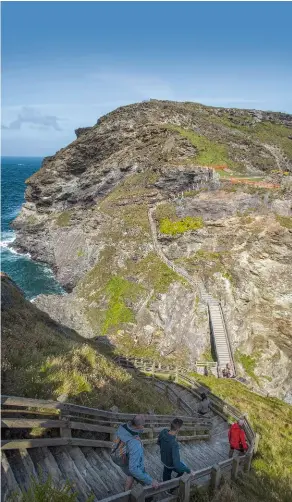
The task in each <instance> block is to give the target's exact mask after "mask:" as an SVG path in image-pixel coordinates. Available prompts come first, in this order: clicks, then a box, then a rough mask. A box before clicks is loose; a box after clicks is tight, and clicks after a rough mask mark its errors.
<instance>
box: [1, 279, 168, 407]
mask: <svg viewBox="0 0 292 502" xmlns="http://www.w3.org/2000/svg"><path fill="white" fill-rule="evenodd" d="M1 286H2V289H1V296H2V393H3V394H9V395H15V396H24V397H32V398H36V399H41V398H43V399H56V398H57V397H58V396H60V395H61V394H66V395H67V396H68V398H67V400H68V401H70V402H74V403H78V404H82V405H85V406H93V407H97V408H110V407H111V406H113V405H116V406H118V407H119V409H120V410H121V411H129V412H130V411H131V412H139V411H140V412H147V411H148V410H149V409H153V410H155V411H156V412H158V413H168V412H170V411H171V406H170V404H169V402H168V401H167V400H165V399H164V398H163V396H161V394H159V395H158V394H157V393H156V391H155V389H154V388H152V386H151V385H147V386H145V385H144V384H143V382H140V381H139V380H138V379H137V378H134V377H132V376H131V375H129V374H128V373H127V372H126V371H124V370H123V369H121V368H119V367H118V366H116V365H115V364H114V363H113V362H112V361H111V360H110V359H109V358H107V357H106V356H104V355H102V354H100V353H99V352H98V350H97V347H96V346H95V345H94V343H92V342H91V343H90V342H88V343H85V342H84V339H82V338H81V337H80V336H79V335H78V334H77V333H75V332H74V331H71V330H68V329H67V328H66V330H65V328H63V327H62V326H60V325H58V324H57V323H55V322H54V321H52V319H50V317H49V316H48V315H46V314H44V313H43V312H41V311H40V310H38V309H37V308H36V307H35V306H34V305H33V304H31V303H30V302H28V301H27V300H25V298H24V297H23V295H22V293H21V291H20V290H18V289H17V287H16V286H15V284H14V283H13V282H12V281H10V280H9V279H8V278H7V277H6V276H1Z"/></svg>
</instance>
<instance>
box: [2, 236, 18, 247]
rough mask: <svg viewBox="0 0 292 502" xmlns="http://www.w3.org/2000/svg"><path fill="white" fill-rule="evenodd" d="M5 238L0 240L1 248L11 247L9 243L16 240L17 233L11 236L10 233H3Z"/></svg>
mask: <svg viewBox="0 0 292 502" xmlns="http://www.w3.org/2000/svg"><path fill="white" fill-rule="evenodd" d="M1 237H2V238H3V240H2V241H1V242H0V247H1V248H9V244H11V243H12V242H13V241H15V235H13V234H12V235H11V236H9V234H7V233H5V234H2V236H1Z"/></svg>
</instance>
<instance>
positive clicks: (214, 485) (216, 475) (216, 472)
mask: <svg viewBox="0 0 292 502" xmlns="http://www.w3.org/2000/svg"><path fill="white" fill-rule="evenodd" d="M220 481H221V469H220V467H219V465H218V464H215V465H213V467H212V470H211V484H210V486H211V491H212V492H215V491H216V490H217V489H218V487H219V484H220Z"/></svg>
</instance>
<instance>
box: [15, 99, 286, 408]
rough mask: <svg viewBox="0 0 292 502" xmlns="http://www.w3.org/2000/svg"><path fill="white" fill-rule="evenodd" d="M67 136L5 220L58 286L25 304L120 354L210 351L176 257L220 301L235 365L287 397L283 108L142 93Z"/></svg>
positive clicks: (206, 354)
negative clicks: (58, 291)
mask: <svg viewBox="0 0 292 502" xmlns="http://www.w3.org/2000/svg"><path fill="white" fill-rule="evenodd" d="M76 135H77V139H76V140H75V141H74V142H73V143H72V144H71V145H69V146H68V147H66V148H63V149H62V150H60V151H59V152H57V154H56V155H55V156H53V157H48V158H46V159H44V161H43V164H42V168H41V169H40V170H39V171H38V172H37V173H36V174H34V175H33V176H32V177H31V178H30V179H29V180H27V190H26V202H25V204H24V205H23V208H22V210H21V213H20V215H19V216H18V217H17V218H16V220H15V221H14V228H15V230H16V233H17V239H16V241H15V243H14V245H15V246H16V247H17V248H18V249H19V250H22V251H25V252H29V253H31V255H32V257H33V258H35V259H37V260H41V261H44V262H46V263H49V264H50V265H51V266H52V267H53V269H54V271H55V273H56V276H57V278H58V280H59V281H60V282H61V283H62V285H63V286H64V287H65V288H66V289H67V291H68V292H69V294H68V295H66V296H64V297H57V296H50V297H44V296H40V297H39V298H38V299H37V302H36V303H37V305H38V306H39V307H40V308H42V309H43V310H45V311H47V312H49V313H50V315H51V316H52V317H53V318H54V319H56V320H57V321H59V322H62V323H63V324H65V325H66V326H68V327H70V328H73V329H76V330H77V331H78V332H79V333H80V334H82V335H83V336H84V337H88V338H92V337H95V336H103V335H107V336H108V337H109V338H111V340H113V341H114V342H115V344H117V346H118V347H119V350H121V351H123V352H124V353H131V354H134V353H135V354H137V355H149V356H150V355H151V356H152V357H157V358H159V357H168V358H170V357H175V358H176V360H180V361H184V362H186V361H187V360H194V359H204V358H210V357H211V351H210V334H209V326H208V316H207V310H206V306H205V305H204V304H203V303H201V301H200V295H199V288H198V291H196V290H195V288H194V287H191V286H190V284H189V282H188V281H187V280H185V278H184V276H183V275H182V274H181V273H178V270H179V268H180V269H183V270H184V271H186V272H187V273H188V274H189V275H190V276H191V277H193V278H194V280H195V281H197V282H198V284H199V283H203V284H204V285H205V287H206V289H207V290H208V292H209V293H211V294H213V296H215V297H217V298H218V299H220V300H221V301H222V302H223V305H224V312H225V315H226V319H227V323H228V327H229V331H230V336H231V339H232V344H233V348H234V351H235V355H236V358H237V362H238V369H239V372H242V374H244V375H245V376H246V377H247V378H248V379H249V380H250V382H251V383H252V384H253V385H254V387H255V388H261V389H264V390H266V391H268V392H270V393H271V394H275V395H279V396H281V397H285V398H286V399H288V400H289V399H291V392H292V390H291V372H292V366H291V362H289V361H290V360H291V352H292V339H291V324H292V317H291V311H292V309H291V302H292V296H291V290H292V274H291V265H290V264H291V256H292V248H291V246H292V239H291V236H292V231H291V230H292V219H291V215H292V211H291V173H292V140H291V137H292V116H291V115H287V114H281V113H272V112H261V111H256V110H235V109H220V108H212V107H205V106H203V105H199V104H195V103H174V102H167V101H155V100H151V101H149V102H146V103H140V104H135V105H130V106H127V107H123V108H119V109H117V110H115V111H113V112H112V113H110V114H108V115H107V116H105V117H102V118H101V119H99V120H98V122H97V124H96V125H95V126H93V127H88V128H83V129H77V130H76ZM151 208H152V209H151ZM150 209H151V211H152V213H151V214H152V215H153V220H154V223H155V226H156V229H157V232H158V239H157V242H154V236H153V228H151V221H150V218H149V213H150ZM162 255H163V256H164V257H165V259H164V260H163V259H162V258H161V256H162Z"/></svg>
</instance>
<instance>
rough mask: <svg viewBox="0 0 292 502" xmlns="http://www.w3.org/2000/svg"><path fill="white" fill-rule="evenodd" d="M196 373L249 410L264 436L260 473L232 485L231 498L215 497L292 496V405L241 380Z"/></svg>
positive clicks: (257, 459)
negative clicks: (265, 395) (261, 393)
mask: <svg viewBox="0 0 292 502" xmlns="http://www.w3.org/2000/svg"><path fill="white" fill-rule="evenodd" d="M194 376H195V378H196V379H197V380H198V381H200V382H201V383H202V384H203V385H205V386H206V387H208V388H209V389H210V390H211V391H212V392H213V393H214V394H216V395H217V396H219V397H221V398H222V399H224V400H225V401H226V402H228V403H230V404H231V405H233V406H235V407H236V408H237V409H239V410H241V411H242V412H243V413H247V414H248V418H249V420H250V422H251V424H252V427H253V429H254V430H255V432H258V433H259V434H260V437H261V439H260V443H259V450H258V453H257V455H256V457H255V459H254V461H253V468H254V471H255V476H256V477H254V478H252V477H251V478H250V479H249V481H248V483H246V484H245V485H244V486H243V487H241V488H240V489H239V488H238V487H235V488H233V489H230V494H229V496H228V497H227V498H224V497H223V496H222V499H220V498H215V500H216V501H218V502H219V501H221V500H222V501H223V500H224V501H226V500H227V501H230V502H233V501H235V502H237V501H239V502H241V501H243V500H250V501H257V500H262V501H281V502H282V501H286V500H287V502H288V500H291V499H292V407H291V406H289V405H288V404H286V403H284V402H283V401H280V400H279V399H276V398H266V397H262V396H260V395H257V394H255V393H254V392H251V391H249V390H248V389H247V388H246V387H245V386H244V385H242V384H240V383H239V382H236V381H233V380H230V379H229V380H227V379H218V378H215V377H204V376H201V375H197V374H195V375H194ZM240 494H243V495H244V496H245V497H246V498H243V495H242V496H241V495H240ZM236 497H237V498H236ZM257 497H259V498H257ZM260 497H262V498H260ZM289 497H291V498H289Z"/></svg>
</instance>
